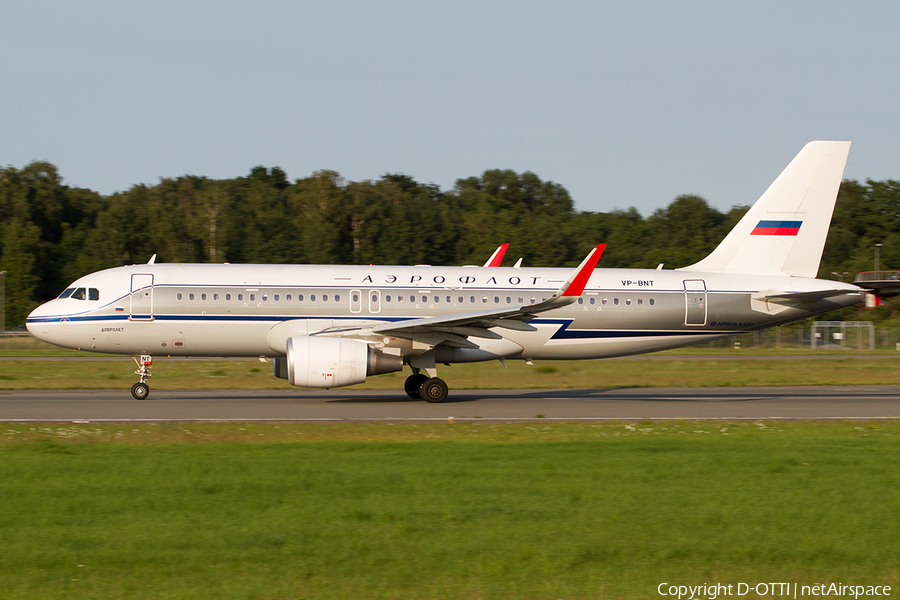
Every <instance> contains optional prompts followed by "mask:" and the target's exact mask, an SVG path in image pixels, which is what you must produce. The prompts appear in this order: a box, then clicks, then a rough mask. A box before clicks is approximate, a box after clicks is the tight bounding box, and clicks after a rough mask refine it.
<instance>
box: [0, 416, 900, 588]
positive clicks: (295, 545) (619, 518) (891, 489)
mask: <svg viewBox="0 0 900 600" xmlns="http://www.w3.org/2000/svg"><path fill="white" fill-rule="evenodd" d="M0 427H2V429H0V431H2V435H0V590H2V597H3V598H12V599H18V598H79V599H82V598H155V599H156V598H216V599H219V598H236V599H245V598H247V599H249V598H254V599H266V598H279V599H291V598H293V599H296V598H305V599H313V598H315V599H328V598H549V599H554V598H642V597H643V598H650V597H659V596H658V594H657V591H656V590H657V586H658V585H659V584H660V583H662V582H669V583H671V584H683V585H698V584H703V583H716V582H720V583H725V584H728V583H732V584H736V583H738V582H749V583H751V584H755V583H756V582H798V583H801V584H808V583H821V582H842V583H844V584H851V583H853V584H861V585H877V584H887V585H892V586H893V587H894V590H896V589H897V586H898V585H900V564H898V560H897V557H898V556H900V520H898V519H897V515H898V514H900V423H895V422H869V423H859V422H854V423H842V422H837V423H767V422H756V423H723V422H715V423H712V422H668V423H666V424H665V425H664V426H663V425H660V424H651V423H637V424H633V423H632V424H628V423H603V424H583V423H582V424H576V423H547V424H540V425H526V424H490V423H457V424H430V425H412V424H396V425H390V424H340V425H316V424H289V423H282V424H269V425H264V424H241V423H211V424H199V423H184V424H159V425H131V424H128V425H124V424H120V425H115V424H104V425H94V424H61V425H53V426H41V425H26V424H5V425H0ZM745 597H753V594H750V595H749V596H745Z"/></svg>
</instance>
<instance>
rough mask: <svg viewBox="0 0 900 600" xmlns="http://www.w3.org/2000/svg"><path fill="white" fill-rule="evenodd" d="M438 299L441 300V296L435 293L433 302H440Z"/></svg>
mask: <svg viewBox="0 0 900 600" xmlns="http://www.w3.org/2000/svg"><path fill="white" fill-rule="evenodd" d="M440 301H441V297H440V296H438V295H437V294H435V296H434V302H435V304H437V303H438V302H440Z"/></svg>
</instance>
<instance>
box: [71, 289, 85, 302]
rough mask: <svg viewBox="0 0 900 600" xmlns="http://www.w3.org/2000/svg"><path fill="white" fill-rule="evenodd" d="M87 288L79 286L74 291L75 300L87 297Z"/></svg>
mask: <svg viewBox="0 0 900 600" xmlns="http://www.w3.org/2000/svg"><path fill="white" fill-rule="evenodd" d="M84 292H85V290H84V288H78V289H77V290H75V291H74V292H72V298H74V299H75V300H84V299H85V293H84Z"/></svg>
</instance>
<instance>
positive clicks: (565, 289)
mask: <svg viewBox="0 0 900 600" xmlns="http://www.w3.org/2000/svg"><path fill="white" fill-rule="evenodd" d="M605 249H606V244H597V245H596V246H594V249H593V250H591V251H590V253H589V254H588V255H587V256H586V257H585V258H584V260H583V261H581V264H580V265H578V268H577V269H575V272H574V273H573V274H572V276H571V277H570V278H569V280H568V281H566V282H565V283H564V284H563V285H562V287H560V288H559V290H560V291H558V292H556V293H557V294H558V295H559V296H560V297H567V296H580V295H581V293H582V292H584V288H585V286H586V285H587V282H588V280H589V279H590V278H591V273H592V272H593V270H594V268H595V267H596V266H597V262H598V261H599V260H600V257H601V256H602V255H603V251H604V250H605Z"/></svg>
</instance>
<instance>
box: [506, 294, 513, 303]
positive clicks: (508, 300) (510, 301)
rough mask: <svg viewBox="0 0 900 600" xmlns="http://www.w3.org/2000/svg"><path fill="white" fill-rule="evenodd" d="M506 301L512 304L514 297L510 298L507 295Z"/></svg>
mask: <svg viewBox="0 0 900 600" xmlns="http://www.w3.org/2000/svg"><path fill="white" fill-rule="evenodd" d="M506 303H507V304H512V298H510V297H509V296H507V297H506Z"/></svg>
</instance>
